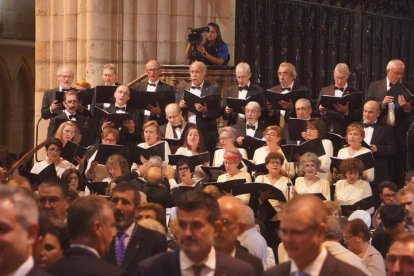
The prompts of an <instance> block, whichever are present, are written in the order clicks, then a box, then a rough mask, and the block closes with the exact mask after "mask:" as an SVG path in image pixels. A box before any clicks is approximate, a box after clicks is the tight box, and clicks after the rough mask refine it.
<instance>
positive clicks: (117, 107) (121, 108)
mask: <svg viewBox="0 0 414 276" xmlns="http://www.w3.org/2000/svg"><path fill="white" fill-rule="evenodd" d="M115 110H116V111H118V110H122V111H126V107H125V106H124V107H119V106H115Z"/></svg>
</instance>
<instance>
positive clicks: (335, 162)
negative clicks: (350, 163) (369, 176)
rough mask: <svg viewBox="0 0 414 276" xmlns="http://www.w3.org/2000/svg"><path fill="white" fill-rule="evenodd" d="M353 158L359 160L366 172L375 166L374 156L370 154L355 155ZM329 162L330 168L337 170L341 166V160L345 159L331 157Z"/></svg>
mask: <svg viewBox="0 0 414 276" xmlns="http://www.w3.org/2000/svg"><path fill="white" fill-rule="evenodd" d="M354 158H358V159H359V160H361V161H362V163H363V164H364V169H365V170H368V169H370V168H373V167H374V166H375V159H374V156H373V155H372V152H367V153H364V154H361V155H357V156H354ZM346 159H351V158H346ZM331 160H332V162H331V168H336V169H338V170H339V166H340V165H341V162H342V160H345V159H340V158H338V157H331Z"/></svg>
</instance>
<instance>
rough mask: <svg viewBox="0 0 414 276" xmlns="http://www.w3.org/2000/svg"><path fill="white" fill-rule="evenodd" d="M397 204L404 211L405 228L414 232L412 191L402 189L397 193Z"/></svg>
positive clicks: (413, 193) (413, 199) (413, 195)
mask: <svg viewBox="0 0 414 276" xmlns="http://www.w3.org/2000/svg"><path fill="white" fill-rule="evenodd" d="M397 203H398V204H400V205H401V206H402V207H403V208H404V211H405V223H406V224H405V226H406V227H407V228H408V229H409V230H410V232H414V190H412V189H410V188H402V189H401V190H399V191H398V193H397Z"/></svg>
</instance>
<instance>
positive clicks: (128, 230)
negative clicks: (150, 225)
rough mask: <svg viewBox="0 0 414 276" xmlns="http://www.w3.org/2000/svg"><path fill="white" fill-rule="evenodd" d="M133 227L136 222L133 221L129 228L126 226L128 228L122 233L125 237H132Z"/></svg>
mask: <svg viewBox="0 0 414 276" xmlns="http://www.w3.org/2000/svg"><path fill="white" fill-rule="evenodd" d="M135 225H136V222H135V221H134V222H133V223H131V225H130V226H128V228H127V229H126V230H125V231H123V232H124V233H125V234H127V237H131V236H132V232H133V231H134V229H135Z"/></svg>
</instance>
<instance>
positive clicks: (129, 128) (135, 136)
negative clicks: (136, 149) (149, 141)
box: [102, 85, 143, 145]
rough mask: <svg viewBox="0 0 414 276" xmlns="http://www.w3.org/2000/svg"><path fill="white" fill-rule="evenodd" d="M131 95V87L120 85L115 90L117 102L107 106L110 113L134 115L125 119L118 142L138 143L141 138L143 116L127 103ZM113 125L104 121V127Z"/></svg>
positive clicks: (121, 143) (124, 143) (123, 143)
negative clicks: (129, 118)
mask: <svg viewBox="0 0 414 276" xmlns="http://www.w3.org/2000/svg"><path fill="white" fill-rule="evenodd" d="M130 97H131V92H130V90H129V87H128V86H126V85H119V86H118V87H117V88H116V90H115V92H114V98H115V103H114V104H111V105H110V106H109V107H107V108H105V110H106V111H107V112H108V113H129V114H131V116H132V119H131V120H125V121H124V122H123V126H122V127H120V129H119V139H118V144H120V145H127V144H137V143H138V142H139V141H140V140H141V128H142V123H143V120H142V116H141V114H140V112H138V111H137V110H135V109H134V108H132V107H130V106H128V105H127V102H128V101H129V99H130ZM106 127H112V122H110V121H104V122H103V124H102V129H104V128H106Z"/></svg>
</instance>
